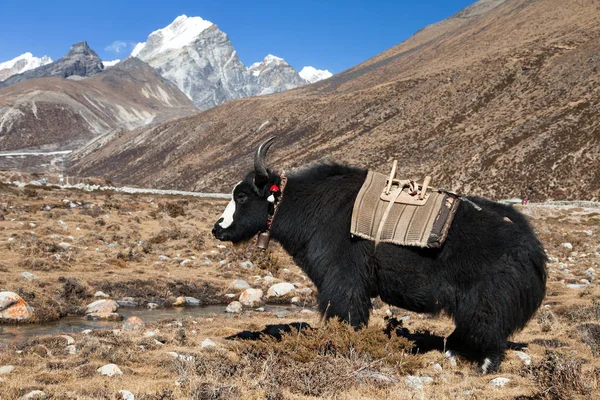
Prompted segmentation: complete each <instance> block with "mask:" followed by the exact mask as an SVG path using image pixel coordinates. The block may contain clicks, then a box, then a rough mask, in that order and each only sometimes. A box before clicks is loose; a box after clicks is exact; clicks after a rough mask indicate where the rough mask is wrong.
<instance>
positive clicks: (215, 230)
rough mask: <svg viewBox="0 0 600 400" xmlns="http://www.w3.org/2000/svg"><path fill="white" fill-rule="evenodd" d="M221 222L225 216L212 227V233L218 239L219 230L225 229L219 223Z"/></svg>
mask: <svg viewBox="0 0 600 400" xmlns="http://www.w3.org/2000/svg"><path fill="white" fill-rule="evenodd" d="M221 222H223V218H219V220H218V221H217V223H216V224H215V226H214V227H213V228H212V234H213V236H214V237H216V238H217V239H220V237H219V232H220V231H221V229H223V228H221V225H219V224H220V223H221Z"/></svg>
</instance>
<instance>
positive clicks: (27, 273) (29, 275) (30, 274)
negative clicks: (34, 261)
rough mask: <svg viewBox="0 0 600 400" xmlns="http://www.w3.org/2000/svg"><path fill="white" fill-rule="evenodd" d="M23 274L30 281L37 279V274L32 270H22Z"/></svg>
mask: <svg viewBox="0 0 600 400" xmlns="http://www.w3.org/2000/svg"><path fill="white" fill-rule="evenodd" d="M21 276H22V277H23V278H25V279H27V280H28V281H32V280H34V279H37V276H36V275H34V274H32V273H31V272H21Z"/></svg>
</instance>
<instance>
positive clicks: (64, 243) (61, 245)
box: [57, 242, 71, 249]
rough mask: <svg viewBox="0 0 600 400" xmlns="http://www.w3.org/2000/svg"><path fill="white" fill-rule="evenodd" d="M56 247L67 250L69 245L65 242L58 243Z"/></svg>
mask: <svg viewBox="0 0 600 400" xmlns="http://www.w3.org/2000/svg"><path fill="white" fill-rule="evenodd" d="M57 246H58V247H62V248H63V249H68V248H69V247H71V244H70V243H67V242H60V243H59V244H57Z"/></svg>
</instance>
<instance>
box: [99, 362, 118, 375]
mask: <svg viewBox="0 0 600 400" xmlns="http://www.w3.org/2000/svg"><path fill="white" fill-rule="evenodd" d="M96 371H97V372H98V373H99V374H100V375H106V376H115V375H123V371H121V368H119V367H118V366H117V365H116V364H106V365H105V366H103V367H100V368H98V369H97V370H96Z"/></svg>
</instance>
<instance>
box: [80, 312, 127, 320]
mask: <svg viewBox="0 0 600 400" xmlns="http://www.w3.org/2000/svg"><path fill="white" fill-rule="evenodd" d="M86 317H87V319H89V320H92V321H121V320H122V319H123V316H122V315H121V314H119V313H89V314H87V316H86Z"/></svg>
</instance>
